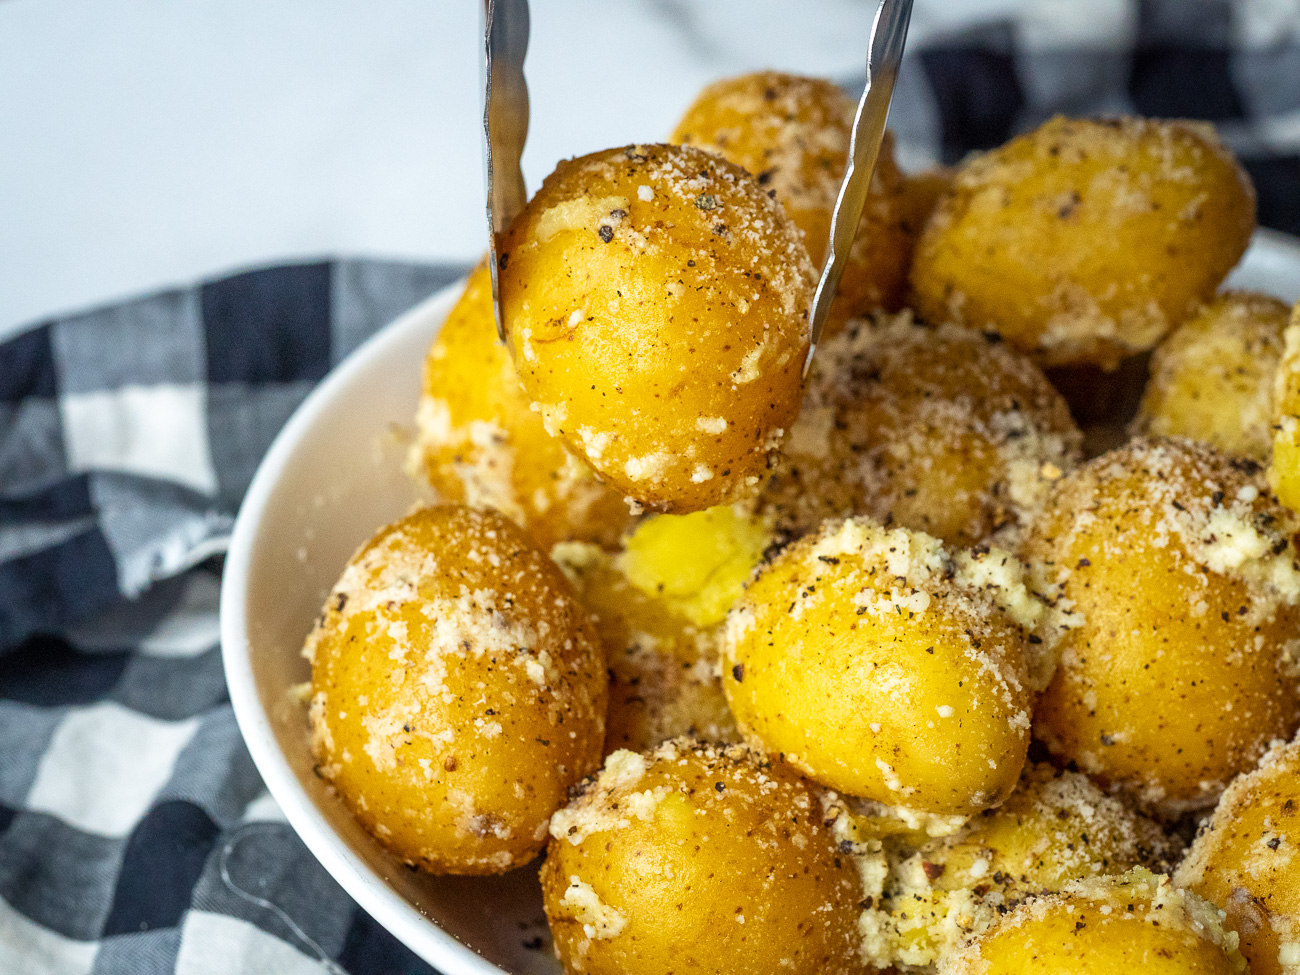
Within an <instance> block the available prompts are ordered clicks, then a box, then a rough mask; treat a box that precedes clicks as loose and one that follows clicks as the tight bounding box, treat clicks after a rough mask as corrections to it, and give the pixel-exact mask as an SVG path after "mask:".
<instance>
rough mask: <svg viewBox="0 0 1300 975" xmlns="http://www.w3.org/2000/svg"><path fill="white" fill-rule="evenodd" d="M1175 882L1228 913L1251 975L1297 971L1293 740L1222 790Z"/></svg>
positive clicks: (1299, 745)
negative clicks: (1238, 937) (1248, 964)
mask: <svg viewBox="0 0 1300 975" xmlns="http://www.w3.org/2000/svg"><path fill="white" fill-rule="evenodd" d="M1174 879H1175V880H1176V881H1177V882H1178V883H1179V884H1182V885H1183V886H1185V887H1187V888H1189V889H1190V890H1194V891H1196V893H1198V894H1200V895H1201V896H1202V897H1204V898H1205V899H1206V900H1208V901H1210V903H1212V904H1214V905H1216V906H1217V907H1219V908H1221V909H1222V910H1224V911H1226V912H1227V915H1228V919H1227V924H1228V926H1229V927H1230V928H1232V929H1233V930H1234V931H1236V932H1237V933H1238V934H1239V935H1241V953H1242V954H1243V955H1245V956H1246V958H1247V960H1249V962H1250V970H1251V972H1252V975H1296V973H1297V972H1300V741H1293V742H1291V744H1289V745H1282V746H1278V747H1276V748H1274V749H1273V750H1272V751H1270V752H1269V754H1268V755H1267V756H1265V758H1264V761H1263V762H1262V763H1261V764H1260V767H1259V768H1258V769H1256V770H1255V771H1253V772H1250V773H1248V774H1246V775H1242V776H1239V777H1238V778H1237V779H1236V780H1234V781H1233V783H1232V785H1230V786H1228V788H1227V790H1226V791H1225V792H1224V793H1223V798H1222V799H1221V800H1219V805H1218V807H1217V808H1216V809H1215V810H1214V815H1213V817H1211V819H1210V820H1209V822H1207V823H1206V824H1204V825H1203V826H1202V827H1201V832H1200V834H1199V835H1198V836H1197V837H1196V841H1195V842H1194V843H1193V844H1192V848H1191V850H1190V851H1189V853H1188V855H1187V859H1186V860H1185V861H1183V863H1182V865H1181V866H1180V867H1179V868H1178V872H1177V873H1176V874H1175V875H1174Z"/></svg>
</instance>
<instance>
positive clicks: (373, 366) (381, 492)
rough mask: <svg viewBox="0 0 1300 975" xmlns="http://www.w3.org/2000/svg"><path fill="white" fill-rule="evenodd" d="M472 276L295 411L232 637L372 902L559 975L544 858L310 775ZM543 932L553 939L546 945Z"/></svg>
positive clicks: (266, 740)
mask: <svg viewBox="0 0 1300 975" xmlns="http://www.w3.org/2000/svg"><path fill="white" fill-rule="evenodd" d="M1229 284H1230V285H1231V286H1233V287H1239V288H1256V289H1259V290H1263V291H1267V292H1271V293H1273V294H1276V295H1278V296H1279V297H1281V298H1284V299H1286V300H1288V301H1294V300H1296V299H1297V298H1300V246H1298V245H1297V243H1296V242H1295V241H1294V240H1292V239H1291V238H1287V237H1284V236H1283V235H1280V234H1273V233H1268V232H1261V234H1259V235H1258V236H1257V238H1256V240H1255V242H1254V244H1253V245H1252V247H1251V249H1250V251H1249V252H1248V253H1247V255H1246V258H1245V260H1244V261H1243V263H1242V265H1241V266H1240V267H1239V268H1238V269H1237V271H1236V272H1234V274H1233V276H1232V277H1231V278H1230V280H1229ZM459 291H460V286H456V287H453V288H450V289H448V290H447V291H444V292H441V293H439V294H438V295H435V296H433V297H432V298H430V299H429V300H428V301H426V302H424V303H423V304H422V305H420V306H419V307H417V308H415V309H414V310H413V311H411V312H409V313H408V314H406V315H405V316H403V317H402V318H400V319H398V320H397V321H396V322H394V323H393V324H392V325H390V326H388V327H387V328H386V329H384V330H383V331H382V332H381V333H380V334H378V335H376V336H375V337H374V338H373V339H371V340H370V341H369V342H368V343H366V344H365V345H364V346H362V347H361V348H360V349H358V350H357V351H356V352H355V353H354V354H353V355H352V356H351V357H349V358H348V360H347V361H346V362H345V363H343V364H342V365H341V366H340V367H339V368H338V369H337V370H335V372H333V373H332V374H331V375H330V376H329V377H328V378H327V379H326V380H325V382H323V383H322V384H321V386H320V387H319V388H318V389H317V390H316V391H315V392H314V393H313V394H312V395H311V396H310V397H309V398H308V400H307V401H306V402H304V403H303V405H302V406H301V407H300V408H299V410H298V412H297V413H295V414H294V416H293V418H292V419H291V420H290V422H289V423H288V424H287V425H286V427H285V429H284V430H283V431H282V432H281V434H280V436H279V438H278V439H277V440H276V442H275V444H274V445H273V447H272V448H271V450H270V452H269V453H268V454H267V457H266V459H265V460H264V461H263V463H262V466H261V468H260V469H259V471H258V474H257V477H256V478H255V480H254V482H253V485H252V487H251V488H250V490H249V494H248V497H247V499H246V500H245V503H244V506H243V508H242V509H241V512H240V516H239V519H238V522H237V524H236V528H235V535H234V538H233V539H232V542H231V548H230V553H229V556H228V558H227V561H226V573H225V579H224V582H223V592H222V605H221V615H222V644H223V648H224V654H225V659H226V671H227V677H228V680H229V683H230V694H231V699H232V701H233V703H234V707H235V712H236V716H237V717H238V719H239V724H240V727H241V729H242V731H243V733H244V737H245V739H246V740H247V742H248V746H249V750H250V752H251V753H252V756H253V759H254V761H255V762H256V763H257V766H258V768H259V769H260V771H261V772H262V775H263V777H264V778H265V780H266V782H267V785H268V787H269V788H270V790H271V792H272V794H273V795H274V796H275V798H276V800H277V801H278V802H279V804H280V806H281V808H282V809H283V810H284V812H285V814H286V816H287V817H288V819H289V822H290V823H291V824H292V825H293V827H294V828H295V829H296V830H297V831H298V833H299V835H301V836H302V838H303V840H304V842H305V843H306V844H307V846H308V847H309V848H310V849H311V850H312V852H313V853H314V854H315V855H316V856H317V858H319V859H320V860H321V862H322V864H324V866H325V868H326V869H327V870H329V872H330V873H331V874H332V875H333V876H334V877H335V879H336V880H338V881H339V883H340V884H341V885H342V886H343V888H344V889H345V890H347V891H348V893H349V894H351V895H352V896H353V897H354V898H355V899H356V900H357V901H358V902H359V903H360V904H361V905H362V906H363V907H364V908H365V909H366V910H367V911H369V912H370V913H371V914H372V915H373V916H374V917H375V918H376V919H377V920H378V921H379V922H380V923H381V924H383V925H384V926H385V927H387V928H388V929H389V930H390V931H392V932H393V933H394V934H395V935H396V936H397V937H398V938H400V939H401V940H402V941H403V942H404V943H406V944H407V945H408V946H409V947H410V948H411V949H412V950H413V951H415V952H416V953H417V954H419V955H420V956H422V957H423V958H425V959H426V960H427V961H429V962H430V963H431V964H433V965H435V966H436V967H438V968H440V969H441V970H442V971H443V972H444V973H446V975H462V973H478V975H489V973H496V972H500V971H502V970H505V971H508V972H513V973H517V975H533V973H537V975H541V973H546V975H554V973H555V972H557V971H558V967H557V965H556V963H555V961H554V958H553V956H552V954H551V951H550V938H549V935H548V933H547V929H546V924H545V921H544V919H543V916H542V910H541V895H540V891H539V889H538V885H537V879H536V867H535V866H529V867H524V868H522V869H520V870H516V871H514V872H513V873H511V874H509V875H507V876H505V877H499V878H455V877H426V876H424V875H420V874H416V873H413V872H411V871H410V870H408V869H406V868H405V867H403V866H402V865H401V864H399V863H397V862H396V861H395V860H393V859H392V858H391V857H389V856H388V855H387V854H386V853H384V851H383V850H382V849H381V848H380V847H379V845H378V844H377V843H376V842H375V841H374V840H373V839H372V838H371V837H370V836H369V835H368V834H367V833H366V832H365V831H364V830H362V829H361V827H360V826H358V824H357V823H356V821H355V820H353V818H352V816H351V815H350V814H349V813H348V812H347V810H346V809H345V808H344V807H343V805H342V804H341V803H340V802H339V801H338V800H337V799H335V798H334V797H333V796H332V795H331V794H330V793H329V791H328V790H327V789H326V788H325V786H324V784H323V782H322V781H321V780H320V779H318V778H317V777H316V776H315V775H314V774H313V772H312V766H313V762H312V758H311V754H310V750H309V747H308V742H307V736H306V723H305V715H304V711H303V709H302V707H301V705H298V704H295V703H293V702H292V701H291V698H290V692H291V688H292V687H293V686H294V685H296V684H299V683H301V682H302V681H305V680H307V679H308V676H309V673H308V667H307V663H306V661H305V660H303V658H302V657H301V655H300V653H299V650H300V648H301V646H302V642H303V639H304V637H305V636H306V634H307V632H308V630H309V629H310V627H311V625H312V621H313V620H314V619H315V617H316V615H317V613H318V612H319V611H320V607H321V605H322V603H323V602H324V599H325V596H326V595H327V594H328V592H329V589H330V587H331V586H332V585H333V583H334V581H335V579H336V578H337V577H338V575H339V572H340V571H341V570H342V567H343V565H344V564H345V563H346V562H347V560H348V558H349V557H350V556H351V555H352V553H353V551H355V549H356V548H357V547H358V546H359V545H360V544H361V543H362V542H364V541H365V540H366V539H367V538H369V537H370V535H371V534H372V533H373V532H374V531H375V529H376V528H378V527H379V526H380V525H383V524H385V523H387V522H389V521H391V520H393V519H395V518H397V517H399V516H400V515H402V514H403V513H405V512H406V511H407V510H408V509H409V508H410V506H411V505H412V504H413V503H415V502H416V501H417V500H419V494H418V492H417V490H416V488H415V486H414V484H413V483H412V482H411V481H410V480H409V479H408V478H407V477H406V476H405V475H404V473H403V471H402V467H403V461H404V455H405V450H406V444H407V442H408V441H409V436H410V432H411V427H412V423H413V420H412V418H413V417H414V415H415V407H416V402H417V399H418V396H419V386H420V372H421V368H420V367H421V363H422V361H423V357H424V353H425V351H426V349H427V348H428V345H429V342H430V341H431V340H432V338H433V336H434V334H435V333H436V331H437V328H438V326H439V325H441V323H442V320H443V318H444V317H445V316H446V313H447V311H448V310H449V309H450V307H451V306H452V304H453V303H454V302H455V299H456V298H457V297H458V295H459ZM539 939H540V940H539Z"/></svg>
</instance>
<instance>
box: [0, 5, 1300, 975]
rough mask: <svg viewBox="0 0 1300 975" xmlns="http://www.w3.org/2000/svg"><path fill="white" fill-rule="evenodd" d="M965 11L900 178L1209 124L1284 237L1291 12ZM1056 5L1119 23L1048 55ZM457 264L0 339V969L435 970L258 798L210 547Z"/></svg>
mask: <svg viewBox="0 0 1300 975" xmlns="http://www.w3.org/2000/svg"><path fill="white" fill-rule="evenodd" d="M922 3H924V0H922ZM953 6H954V7H960V6H961V5H960V4H954V5H953ZM969 6H970V7H971V8H979V9H986V8H990V7H996V8H997V9H999V10H1002V9H1003V8H1005V9H1007V10H1010V11H1011V12H1010V13H1005V14H999V15H998V16H996V17H993V18H991V19H990V18H986V19H984V20H982V21H980V22H978V23H976V24H975V25H974V26H970V25H969V23H967V25H966V26H964V27H963V26H960V25H957V26H954V27H953V28H952V29H951V30H949V31H946V32H944V31H939V32H934V31H931V32H930V33H929V34H928V35H927V36H926V38H925V43H924V44H923V45H920V46H917V47H914V48H913V49H912V51H911V52H910V54H909V59H908V63H907V66H906V67H905V70H904V75H903V79H902V82H901V85H900V89H899V92H898V95H897V98H896V102H895V110H894V112H893V115H892V116H891V124H892V125H893V127H894V128H895V130H896V132H897V133H898V134H899V136H900V142H901V145H902V149H903V154H904V156H905V157H907V156H908V155H909V154H910V156H911V157H912V158H922V157H924V156H927V155H931V154H937V155H938V156H940V157H942V158H943V159H945V160H949V161H951V160H955V159H958V158H960V157H961V156H962V155H964V154H965V153H966V152H968V151H970V150H971V149H980V148H986V147H989V146H993V145H996V144H998V143H1000V142H1002V141H1004V140H1005V139H1007V138H1008V137H1010V136H1011V135H1013V134H1015V133H1016V132H1017V131H1020V130H1022V129H1024V128H1025V127H1028V126H1031V125H1033V124H1036V123H1037V122H1038V121H1041V120H1042V118H1044V117H1046V116H1047V115H1048V114H1050V113H1051V112H1053V111H1056V110H1060V111H1065V112H1070V113H1075V114H1086V113H1090V112H1094V113H1095V112H1101V113H1113V112H1121V111H1129V112H1138V113H1142V114H1150V115H1159V116H1186V117H1200V118H1208V119H1211V120H1213V121H1215V122H1216V123H1218V124H1219V125H1220V127H1221V131H1222V132H1223V134H1224V135H1225V137H1226V138H1227V139H1228V140H1229V142H1230V143H1231V144H1232V145H1233V146H1234V148H1236V149H1237V151H1238V152H1239V153H1240V154H1241V155H1242V157H1243V158H1244V160H1245V161H1246V165H1247V168H1248V169H1249V170H1250V172H1251V174H1252V176H1253V177H1254V179H1255V182H1256V187H1257V189H1258V191H1259V197H1260V216H1261V221H1262V222H1263V223H1265V224H1268V225H1272V226H1274V227H1278V228H1280V229H1284V230H1290V231H1292V232H1300V37H1298V35H1297V29H1298V22H1300V4H1294V3H1290V2H1287V0H1271V2H1265V0H1251V2H1248V3H1239V4H1236V5H1233V4H1229V3H1226V2H1209V0H1205V2H1202V0H1163V2H1143V3H1138V4H1136V5H1132V4H1126V3H1124V2H1123V0H1098V2H1096V3H1091V4H1086V3H1083V2H1082V0H1070V3H1068V4H1062V3H1059V2H1054V3H1051V4H1037V5H1035V4H1030V3H1023V4H970V5H969ZM1044 8H1054V9H1056V11H1057V13H1058V14H1059V16H1060V17H1061V18H1063V19H1062V21H1061V23H1064V24H1065V26H1066V27H1068V26H1069V24H1070V23H1073V22H1074V21H1078V20H1079V18H1080V10H1081V9H1083V8H1088V9H1089V10H1091V11H1093V12H1094V13H1095V15H1096V16H1097V17H1099V18H1101V17H1110V18H1111V19H1112V20H1114V21H1115V22H1116V23H1118V24H1120V27H1121V28H1122V29H1117V30H1116V31H1114V32H1112V34H1110V35H1107V43H1105V44H1099V43H1097V42H1096V37H1095V35H1093V34H1089V33H1088V32H1087V31H1082V33H1081V34H1080V36H1081V37H1083V38H1084V40H1083V41H1080V43H1079V44H1078V45H1077V46H1075V47H1069V48H1063V47H1062V46H1061V44H1062V37H1064V38H1066V39H1067V40H1068V38H1069V30H1064V31H1062V30H1059V29H1058V30H1057V31H1056V33H1055V34H1053V35H1051V36H1052V37H1053V38H1054V40H1052V41H1051V43H1050V44H1046V45H1045V42H1044V41H1043V31H1042V24H1043V22H1044V17H1045V16H1046V14H1044ZM1117 11H1118V13H1117ZM1071 18H1073V20H1072V19H1071ZM1125 25H1127V27H1125ZM1057 26H1058V28H1059V27H1060V24H1057ZM654 135H655V134H654V133H647V138H652V137H654ZM462 270H463V269H461V268H452V267H415V266H410V265H398V264H393V263H381V262H372V261H356V260H340V261H332V262H328V263H315V264H295V265H292V266H284V267H278V268H270V269H266V270H261V271H254V272H251V273H246V274H240V275H237V276H234V277H228V278H223V279H219V280H214V281H210V282H207V283H204V284H201V285H198V286H195V287H192V288H185V289H181V290H176V291H169V292H165V293H163V294H157V295H151V296H149V297H146V298H141V299H139V300H136V301H130V302H126V303H124V304H120V305H116V306H113V307H110V308H104V309H99V310H96V311H92V312H88V313H85V314H79V315H74V316H68V317H65V318H61V319H59V320H57V321H51V322H44V323H41V324H39V325H37V326H36V327H34V328H32V329H30V330H28V331H26V332H25V333H24V334H21V335H20V336H19V337H17V338H16V339H14V340H12V341H10V342H8V343H6V344H4V345H0V973H6V975H7V973H13V975H24V973H41V975H44V973H57V975H86V973H96V975H109V973H121V975H155V973H157V975H162V973H171V972H176V973H181V975H263V973H275V975H295V973H319V972H332V973H337V972H339V971H345V972H350V973H353V975H362V973H383V975H388V973H398V972H402V973H414V972H426V971H428V968H427V966H424V965H423V964H422V963H421V962H419V961H418V960H417V959H415V958H414V956H412V955H411V954H410V953H409V952H408V951H407V950H406V949H404V948H402V947H401V946H400V945H398V944H397V943H396V942H395V941H394V940H393V939H392V938H391V937H390V936H388V935H387V934H386V933H385V932H383V931H382V930H380V929H379V928H378V927H377V925H376V924H375V923H374V922H373V921H372V920H371V919H370V918H369V917H367V916H366V915H365V914H363V913H362V912H360V911H359V910H358V909H357V908H356V907H355V905H353V904H352V902H351V901H350V900H349V899H348V898H347V897H346V896H345V895H344V894H343V893H342V891H341V890H340V889H339V888H338V887H337V886H336V885H335V884H334V883H333V881H332V880H330V878H329V877H328V876H327V875H326V874H325V873H324V871H323V870H322V869H321V867H320V866H319V865H318V864H317V863H316V862H315V860H314V859H312V857H311V856H310V855H309V854H308V853H307V852H306V850H305V849H304V848H303V846H302V845H301V843H299V841H298V840H297V839H296V837H295V836H294V835H293V833H292V831H291V830H290V829H289V828H288V826H286V825H285V824H284V823H283V821H282V819H281V817H280V814H279V812H278V810H277V809H276V807H275V805H274V803H273V802H272V801H271V800H270V799H269V797H268V796H267V795H266V794H265V792H264V789H263V787H262V784H261V782H260V780H259V778H258V776H257V773H256V771H255V769H254V768H253V766H252V763H251V762H250V760H249V757H248V755H247V753H246V751H245V750H244V747H243V744H242V742H241V741H240V738H239V733H238V730H237V728H236V726H235V722H234V718H233V715H232V713H231V710H230V705H229V703H228V701H227V696H226V690H225V686H224V683H223V679H222V673H221V666H220V659H219V648H218V645H217V644H218V639H217V624H216V609H217V591H218V586H219V577H220V558H219V553H220V552H221V551H222V548H223V545H224V542H225V538H226V535H227V533H228V532H229V530H230V526H231V522H232V519H233V516H234V513H235V510H236V508H237V506H238V503H239V500H240V498H241V496H242V495H243V492H244V490H245V488H246V487H247V485H248V482H249V479H250V478H251V476H252V472H253V470H254V468H255V467H256V465H257V462H258V460H259V459H260V457H261V455H262V453H263V451H264V450H265V449H266V447H267V445H268V444H269V442H270V440H271V438H272V437H273V435H274V434H275V432H276V431H277V430H278V429H279V427H280V425H281V424H282V423H283V422H284V420H285V419H286V418H287V417H288V415H289V414H290V413H291V412H292V410H293V409H294V407H295V406H296V405H297V404H298V403H299V402H301V400H302V398H303V397H304V396H305V395H306V393H307V391H308V390H309V389H310V388H311V387H312V385H313V384H314V383H315V382H316V381H317V380H319V379H320V378H321V377H322V376H323V375H324V374H325V373H326V371H327V370H328V369H329V368H330V367H331V366H332V365H334V364H335V363H337V362H338V361H339V360H340V359H341V358H342V357H343V356H344V355H346V354H347V353H348V352H349V351H350V350H351V349H352V348H354V347H355V346H356V345H357V343H358V342H360V341H361V340H362V339H364V338H365V337H367V336H369V335H370V334H372V333H373V332H374V331H375V330H376V329H377V328H379V327H380V326H382V325H383V324H384V323H385V322H387V321H389V320H390V319H392V318H393V317H394V316H396V315H397V314H398V313H400V312H401V311H403V310H404V309H406V308H408V307H410V306H411V305H413V304H414V303H415V302H416V301H418V300H419V299H420V298H422V297H424V296H425V295H427V294H429V293H431V292H432V291H434V290H436V289H437V288H439V287H441V286H442V285H444V284H447V283H449V282H451V281H452V280H454V279H455V278H456V277H457V276H458V275H459V273H461V271H462Z"/></svg>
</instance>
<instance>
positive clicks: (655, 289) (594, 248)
mask: <svg viewBox="0 0 1300 975" xmlns="http://www.w3.org/2000/svg"><path fill="white" fill-rule="evenodd" d="M813 280H814V274H813V268H812V264H811V263H810V261H809V260H808V254H807V251H806V250H804V246H803V244H802V242H801V241H800V239H799V234H798V231H797V230H796V229H795V227H794V224H792V223H791V222H790V221H789V218H787V217H786V215H785V212H784V211H783V210H782V209H781V206H780V205H779V204H778V203H776V202H775V201H773V200H771V199H770V198H769V197H768V196H767V193H766V192H765V191H764V190H763V188H762V187H761V186H759V185H758V181H757V180H756V179H755V178H754V177H753V176H751V175H750V174H749V173H747V172H745V171H744V170H743V169H741V168H740V167H739V166H736V165H734V164H733V163H729V162H727V161H726V160H724V159H722V158H721V157H719V156H716V155H714V154H712V153H708V152H705V151H704V150H702V149H696V148H694V147H691V146H663V145H643V146H628V147H627V148H625V149H610V150H606V151H604V152H598V153H594V154H592V155H589V156H583V157H582V158H580V159H574V160H570V161H568V162H563V163H561V164H560V166H559V168H557V169H556V171H555V172H554V173H552V174H551V175H550V176H549V177H547V179H546V181H545V182H544V183H543V184H542V188H541V189H540V190H539V191H538V193H537V195H536V196H535V197H533V199H532V200H531V201H530V202H529V204H528V205H527V207H525V208H524V210H523V212H522V213H520V215H519V216H518V217H517V218H516V219H515V221H514V223H513V224H512V225H511V227H510V230H509V233H508V234H507V235H506V238H505V244H504V247H503V251H502V255H501V274H500V291H501V301H502V309H503V313H504V315H505V321H506V326H507V329H508V332H509V336H508V337H509V344H510V347H511V353H512V355H513V357H514V362H515V367H516V368H517V369H518V371H519V377H520V379H521V380H522V382H523V385H524V389H525V390H526V391H527V393H528V395H529V397H530V398H531V399H532V400H533V401H534V402H535V403H536V404H537V405H538V408H539V409H540V411H541V415H542V420H543V422H544V423H545V425H546V429H547V430H548V431H549V432H550V433H551V434H553V435H555V436H558V437H561V438H563V439H564V441H565V442H566V443H567V444H568V445H569V447H570V448H571V449H572V450H574V452H575V453H578V454H579V455H580V456H582V457H584V458H585V459H586V460H587V461H588V462H589V463H590V464H591V466H592V467H593V468H595V470H596V471H597V472H598V473H599V474H600V475H601V477H603V478H604V479H605V480H607V481H608V482H609V483H610V484H611V485H613V486H614V487H615V488H617V489H618V490H619V491H621V492H623V493H624V494H626V495H628V496H629V497H631V498H633V499H635V500H636V501H637V502H639V503H640V504H642V505H644V506H645V507H646V508H649V509H652V510H658V511H673V512H677V513H685V512H689V511H696V510H699V509H702V508H706V507H710V506H712V505H717V504H721V503H730V502H732V501H735V500H738V499H740V498H742V497H745V496H752V495H753V494H755V493H756V492H757V488H758V486H759V479H760V476H761V475H763V474H764V473H765V471H766V469H767V464H768V458H769V456H770V455H771V454H773V452H774V451H775V450H776V448H777V447H778V446H779V444H780V440H781V435H782V433H783V432H784V430H785V429H787V428H788V427H789V426H790V424H791V423H792V422H793V420H794V418H795V416H796V414H797V413H798V411H799V399H800V393H801V382H800V380H801V371H802V368H803V362H804V358H805V356H806V353H807V350H808V304H809V301H810V299H811V297H812V287H813Z"/></svg>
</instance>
